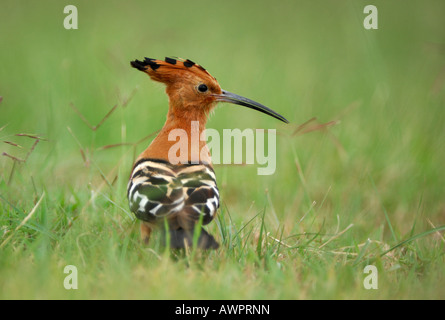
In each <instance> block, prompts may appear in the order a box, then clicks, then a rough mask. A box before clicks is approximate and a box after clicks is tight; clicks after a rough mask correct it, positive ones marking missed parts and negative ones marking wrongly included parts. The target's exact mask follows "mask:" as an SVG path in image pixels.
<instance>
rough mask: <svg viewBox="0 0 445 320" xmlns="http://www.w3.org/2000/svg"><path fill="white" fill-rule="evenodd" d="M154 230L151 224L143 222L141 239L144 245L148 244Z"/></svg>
mask: <svg viewBox="0 0 445 320" xmlns="http://www.w3.org/2000/svg"><path fill="white" fill-rule="evenodd" d="M152 229H153V227H152V226H151V225H150V224H149V223H147V222H145V221H141V239H142V242H144V244H148V241H149V240H150V235H151V231H152Z"/></svg>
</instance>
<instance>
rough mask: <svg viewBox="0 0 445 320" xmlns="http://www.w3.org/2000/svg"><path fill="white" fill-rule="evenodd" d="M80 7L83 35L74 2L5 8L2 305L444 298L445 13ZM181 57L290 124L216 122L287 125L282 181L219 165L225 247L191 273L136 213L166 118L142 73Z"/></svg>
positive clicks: (426, 8)
mask: <svg viewBox="0 0 445 320" xmlns="http://www.w3.org/2000/svg"><path fill="white" fill-rule="evenodd" d="M70 4H73V5H76V6H77V8H78V10H79V29H78V30H65V29H64V28H63V19H64V17H65V15H64V14H63V4H60V3H59V2H56V1H39V2H38V3H37V2H36V3H30V2H29V1H28V2H26V1H6V2H5V3H4V4H2V13H3V14H2V17H1V19H0V30H2V31H1V33H2V34H1V35H2V42H3V47H4V48H6V49H3V50H1V52H0V60H1V61H2V64H1V65H0V96H1V97H2V99H1V101H0V114H1V116H0V140H1V141H0V144H1V153H2V156H1V157H0V228H1V229H0V298H1V299H25V298H28V299H29V298H30V299H35V298H42V299H94V298H95V299H108V298H110V299H111V298H117V299H132V298H134V299H416V298H421V299H444V298H445V289H444V288H445V263H444V262H445V261H444V260H445V258H444V252H445V251H444V247H445V239H444V230H445V202H444V199H443V195H444V194H445V171H444V170H443V161H444V159H445V144H444V141H445V131H444V130H443V123H444V122H445V110H444V108H443V107H444V99H445V81H444V75H445V71H444V68H445V64H444V62H443V61H444V59H443V58H444V54H445V44H444V43H443V38H444V31H443V27H442V15H441V13H442V12H443V10H444V9H445V5H444V4H443V3H442V2H440V1H428V4H426V3H425V2H424V1H411V2H410V3H409V4H407V3H403V5H402V2H400V3H399V2H397V1H395V2H388V1H373V4H374V5H376V6H377V8H378V10H379V29H378V30H372V31H367V30H365V29H364V28H363V25H362V21H363V19H364V14H363V8H364V5H363V6H362V4H359V3H357V1H352V0H351V1H340V2H335V3H334V2H332V3H328V2H317V3H313V1H280V2H278V3H274V4H273V5H272V4H271V3H268V2H266V1H255V2H251V3H249V2H243V3H239V2H235V1H224V2H221V3H219V4H214V3H212V4H210V3H209V4H207V5H206V6H203V5H202V2H194V1H192V2H190V3H189V4H187V5H183V4H181V3H177V4H176V5H169V6H168V10H166V5H165V3H163V2H161V1H153V2H150V4H148V3H146V2H143V1H130V2H127V3H125V5H124V4H123V3H121V2H119V1H107V4H106V5H104V4H103V3H99V2H97V3H92V2H88V1H73V2H71V3H70ZM17 16H21V17H22V18H21V19H19V20H18V19H15V18H14V17H17ZM7 31H8V32H7ZM171 55H176V56H181V57H184V58H190V59H192V60H194V61H196V62H198V63H200V64H202V65H204V66H205V67H206V68H207V69H208V70H209V71H210V72H211V73H212V74H213V75H214V76H215V77H216V78H217V79H218V81H219V82H220V84H221V86H222V87H223V88H224V89H226V90H229V91H232V92H235V93H239V94H241V95H244V96H246V97H249V98H252V99H254V100H257V101H260V102H262V103H264V104H266V105H268V106H270V107H272V108H273V109H275V110H276V111H278V112H279V113H281V114H283V115H284V116H286V118H288V119H289V120H290V121H291V124H289V125H287V126H286V125H282V124H280V123H279V122H278V121H276V120H274V119H272V118H269V117H266V116H264V115H262V114H260V113H255V112H253V111H251V110H247V109H246V110H244V109H243V108H240V107H236V106H229V105H227V106H221V107H219V108H218V109H217V110H216V112H215V114H214V115H213V116H212V118H211V119H210V121H209V123H208V127H211V128H215V129H217V130H218V131H220V132H221V131H222V130H223V129H226V128H240V129H244V128H266V129H267V128H276V129H277V134H278V135H277V170H276V172H275V174H273V175H270V176H258V175H257V174H256V169H257V167H256V166H255V165H246V166H227V165H220V166H217V167H216V168H215V170H216V176H217V179H218V185H219V189H220V192H221V199H222V205H221V209H220V212H219V214H218V217H217V219H216V220H215V221H214V222H213V223H212V224H210V225H209V226H208V227H207V230H208V231H209V232H210V233H212V234H214V235H215V237H216V238H217V239H218V241H219V242H220V243H221V244H222V245H221V248H220V249H219V250H217V251H213V252H208V253H202V252H196V251H191V252H188V253H187V254H185V255H182V256H179V257H176V258H172V256H171V254H170V253H169V252H165V251H163V250H162V249H161V248H160V247H159V241H158V239H156V238H155V239H153V241H152V242H151V243H150V245H149V246H148V247H146V246H144V245H143V244H142V243H141V242H140V240H139V230H138V229H139V225H138V222H137V221H135V220H134V218H133V216H132V214H131V213H130V212H129V209H128V205H127V200H126V184H127V179H128V175H129V173H130V168H131V165H132V163H133V161H134V159H135V156H137V155H138V154H139V153H140V152H141V151H142V150H143V149H144V148H145V147H146V146H147V145H148V143H149V142H150V140H151V138H152V137H153V134H154V133H155V132H156V131H157V130H159V129H160V128H161V127H162V125H163V122H164V120H165V113H166V104H167V99H166V96H165V94H164V90H163V87H162V86H161V85H159V84H155V83H153V82H151V81H150V80H149V79H148V77H144V75H143V74H141V73H138V72H136V71H135V70H133V69H131V68H130V66H129V61H130V60H132V59H135V58H142V57H144V56H149V57H156V58H163V57H164V56H171ZM314 117H315V118H316V119H313V118H314ZM368 264H373V265H375V266H376V267H377V269H378V289H377V290H366V289H365V288H364V286H363V280H364V278H365V276H366V274H364V273H363V270H364V267H365V266H366V265H368ZM67 265H75V266H76V267H77V268H78V287H79V288H78V289H77V290H66V289H65V288H64V286H63V281H64V279H65V277H66V276H67V274H64V273H63V270H64V268H65V266H67Z"/></svg>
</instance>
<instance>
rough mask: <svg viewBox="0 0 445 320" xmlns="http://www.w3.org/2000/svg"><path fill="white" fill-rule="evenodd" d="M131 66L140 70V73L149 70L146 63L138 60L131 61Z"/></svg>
mask: <svg viewBox="0 0 445 320" xmlns="http://www.w3.org/2000/svg"><path fill="white" fill-rule="evenodd" d="M130 64H131V66H132V67H133V68H136V69H138V70H140V71H145V70H147V65H146V64H145V63H144V62H142V61H139V60H137V59H136V60H134V61H131V62H130Z"/></svg>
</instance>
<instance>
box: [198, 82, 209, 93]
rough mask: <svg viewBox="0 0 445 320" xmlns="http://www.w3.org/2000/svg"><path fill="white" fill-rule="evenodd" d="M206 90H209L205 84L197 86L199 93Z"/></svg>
mask: <svg viewBox="0 0 445 320" xmlns="http://www.w3.org/2000/svg"><path fill="white" fill-rule="evenodd" d="M207 90H209V88H207V86H206V85H205V84H200V85H199V86H198V91H199V92H206V91H207Z"/></svg>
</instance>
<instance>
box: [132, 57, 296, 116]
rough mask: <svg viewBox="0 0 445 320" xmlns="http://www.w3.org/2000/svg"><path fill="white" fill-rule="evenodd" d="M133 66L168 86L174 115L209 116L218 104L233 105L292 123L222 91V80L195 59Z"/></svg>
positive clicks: (248, 100)
mask: <svg viewBox="0 0 445 320" xmlns="http://www.w3.org/2000/svg"><path fill="white" fill-rule="evenodd" d="M131 65H132V66H133V67H134V68H136V69H138V70H140V71H143V72H145V73H147V74H148V75H149V76H150V78H151V79H152V80H155V81H158V82H162V83H164V84H165V85H166V86H167V89H166V92H167V95H168V97H169V99H170V108H172V109H173V110H172V111H173V112H174V113H176V112H181V113H182V114H195V113H197V112H198V113H202V114H205V115H207V114H208V113H209V112H210V111H211V110H212V109H213V108H214V107H215V106H216V103H217V102H229V103H233V104H237V105H241V106H245V107H248V108H251V109H254V110H257V111H260V112H263V113H265V114H268V115H270V116H272V117H274V118H276V119H278V120H281V121H283V122H285V123H288V121H287V120H286V118H284V117H283V116H281V115H280V114H278V113H276V112H275V111H273V110H271V109H269V108H268V107H266V106H264V105H262V104H260V103H258V102H255V101H253V100H250V99H247V98H244V97H242V96H239V95H237V94H234V93H231V92H228V91H225V90H222V89H221V87H220V85H219V84H218V81H216V79H215V78H214V77H213V76H212V75H210V73H208V72H207V70H206V69H204V68H203V67H202V66H200V65H198V64H196V63H194V62H193V61H191V60H188V59H187V60H183V59H173V58H165V60H156V59H150V58H145V60H144V61H139V60H135V61H131Z"/></svg>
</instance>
